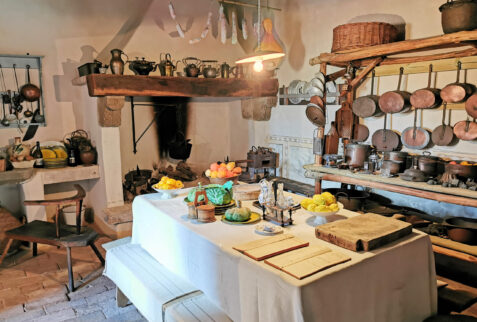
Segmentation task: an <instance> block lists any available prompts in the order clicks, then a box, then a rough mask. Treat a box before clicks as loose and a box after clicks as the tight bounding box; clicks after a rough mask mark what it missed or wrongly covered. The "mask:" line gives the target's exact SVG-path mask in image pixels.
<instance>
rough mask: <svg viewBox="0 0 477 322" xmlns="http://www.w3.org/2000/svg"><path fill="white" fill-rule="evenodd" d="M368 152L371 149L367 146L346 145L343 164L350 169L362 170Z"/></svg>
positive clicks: (357, 144)
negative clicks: (346, 164)
mask: <svg viewBox="0 0 477 322" xmlns="http://www.w3.org/2000/svg"><path fill="white" fill-rule="evenodd" d="M370 152H371V149H370V146H369V145H368V144H359V143H348V144H347V145H346V152H345V162H346V163H348V165H349V166H350V167H352V168H362V167H364V161H366V160H367V159H368V156H369V154H370Z"/></svg>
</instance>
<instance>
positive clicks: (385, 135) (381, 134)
mask: <svg viewBox="0 0 477 322" xmlns="http://www.w3.org/2000/svg"><path fill="white" fill-rule="evenodd" d="M387 117H388V115H387V114H384V127H383V129H381V130H377V131H376V132H374V133H373V136H372V137H371V143H372V144H373V146H374V147H375V148H376V149H377V150H378V151H395V150H398V149H399V143H400V140H399V135H398V134H397V133H396V132H394V131H392V130H387V129H386V123H387Z"/></svg>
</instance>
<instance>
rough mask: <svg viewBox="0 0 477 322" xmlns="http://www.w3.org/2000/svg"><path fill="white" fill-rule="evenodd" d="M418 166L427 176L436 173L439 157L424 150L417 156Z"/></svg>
mask: <svg viewBox="0 0 477 322" xmlns="http://www.w3.org/2000/svg"><path fill="white" fill-rule="evenodd" d="M417 162H418V168H419V170H421V171H422V172H424V173H425V174H426V175H428V176H436V175H437V164H438V163H439V158H438V157H435V156H431V153H430V152H429V151H424V152H423V153H422V155H421V156H420V157H419V158H418V160H417Z"/></svg>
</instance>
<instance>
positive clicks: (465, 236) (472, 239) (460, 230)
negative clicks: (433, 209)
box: [444, 217, 477, 245]
mask: <svg viewBox="0 0 477 322" xmlns="http://www.w3.org/2000/svg"><path fill="white" fill-rule="evenodd" d="M444 225H445V226H446V227H447V235H448V236H449V238H450V239H452V240H453V241H456V242H459V243H464V244H469V245H477V219H472V218H466V217H453V218H447V219H446V220H444Z"/></svg>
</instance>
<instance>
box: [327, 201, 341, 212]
mask: <svg viewBox="0 0 477 322" xmlns="http://www.w3.org/2000/svg"><path fill="white" fill-rule="evenodd" d="M329 207H330V209H331V211H337V210H339V209H340V207H339V206H338V204H337V203H333V204H331V205H329Z"/></svg>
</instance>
